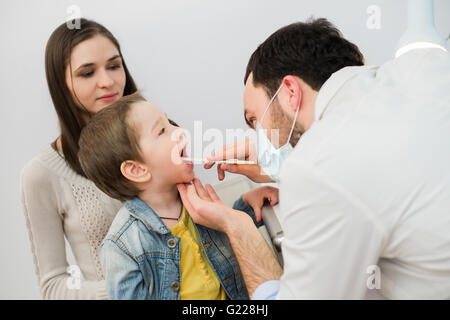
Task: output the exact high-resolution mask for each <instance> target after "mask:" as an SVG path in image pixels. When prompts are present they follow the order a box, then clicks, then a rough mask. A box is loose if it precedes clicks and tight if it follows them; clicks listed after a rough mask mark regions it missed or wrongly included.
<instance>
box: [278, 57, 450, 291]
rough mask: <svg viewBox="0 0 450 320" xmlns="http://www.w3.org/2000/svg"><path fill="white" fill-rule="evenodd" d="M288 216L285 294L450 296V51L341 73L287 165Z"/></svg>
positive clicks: (284, 210)
mask: <svg viewBox="0 0 450 320" xmlns="http://www.w3.org/2000/svg"><path fill="white" fill-rule="evenodd" d="M279 220H280V223H281V226H282V228H283V230H284V235H285V239H284V242H283V244H282V250H283V258H284V273H283V275H282V277H281V281H280V291H279V293H278V295H277V298H278V299H364V298H388V299H422V298H425V299H428V298H439V299H440V298H450V56H449V54H448V53H446V52H444V51H442V50H439V49H422V50H413V51H411V52H409V53H407V54H405V55H403V56H401V57H400V58H398V59H394V60H392V61H389V62H387V63H385V64H384V65H382V66H381V67H379V68H373V67H347V68H344V69H342V70H340V71H338V72H336V73H335V74H333V76H332V77H331V78H330V79H329V80H328V81H327V82H326V83H325V84H324V85H323V87H322V88H321V89H320V91H319V94H318V98H317V101H316V105H315V121H314V123H313V125H312V126H311V128H310V129H309V130H308V131H307V132H306V133H305V134H304V135H303V136H302V137H301V139H300V140H299V142H298V144H297V146H296V147H295V148H294V150H293V152H292V153H291V155H290V156H289V158H288V159H287V160H286V162H285V163H284V164H283V167H282V169H281V173H280V215H279ZM377 271H380V273H377ZM378 276H379V277H378ZM377 277H378V280H380V282H378V281H377ZM371 288H372V289H371Z"/></svg>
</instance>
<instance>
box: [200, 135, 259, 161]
mask: <svg viewBox="0 0 450 320" xmlns="http://www.w3.org/2000/svg"><path fill="white" fill-rule="evenodd" d="M207 159H208V160H211V161H217V160H227V159H246V160H251V161H255V160H256V144H255V141H254V140H253V139H250V138H246V139H245V140H243V141H237V142H234V143H229V144H226V145H224V146H223V147H222V150H218V151H216V152H215V153H214V155H212V156H210V157H207Z"/></svg>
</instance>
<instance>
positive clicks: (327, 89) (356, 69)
mask: <svg viewBox="0 0 450 320" xmlns="http://www.w3.org/2000/svg"><path fill="white" fill-rule="evenodd" d="M370 69H378V66H351V67H345V68H342V69H340V70H338V71H336V72H335V73H333V74H332V75H331V77H330V78H329V79H328V80H327V81H325V83H324V84H323V85H322V87H321V88H320V90H319V93H318V95H317V98H316V103H315V105H314V118H313V120H314V122H315V121H318V120H320V119H322V117H323V115H324V113H325V111H326V110H327V108H328V105H329V102H330V101H331V99H332V98H333V97H334V96H335V95H336V93H337V92H338V91H339V90H340V89H341V88H342V86H343V85H344V84H345V83H346V82H347V81H349V80H350V79H352V78H354V77H356V76H357V75H358V74H360V73H362V72H364V71H366V70H370Z"/></svg>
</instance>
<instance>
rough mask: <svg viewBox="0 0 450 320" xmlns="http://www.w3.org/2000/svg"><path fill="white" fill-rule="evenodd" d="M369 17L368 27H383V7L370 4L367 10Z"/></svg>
mask: <svg viewBox="0 0 450 320" xmlns="http://www.w3.org/2000/svg"><path fill="white" fill-rule="evenodd" d="M366 12H367V14H368V15H369V17H368V18H367V21H366V26H367V29H371V30H373V29H381V8H380V7H379V6H377V5H374V4H373V5H370V6H368V7H367V10H366Z"/></svg>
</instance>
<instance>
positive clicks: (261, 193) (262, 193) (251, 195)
mask: <svg viewBox="0 0 450 320" xmlns="http://www.w3.org/2000/svg"><path fill="white" fill-rule="evenodd" d="M242 200H243V201H244V202H245V203H247V204H248V205H249V206H250V207H252V209H253V212H254V213H255V217H256V222H260V221H261V219H262V212H261V210H262V208H263V207H264V203H265V201H266V200H268V202H269V204H270V205H271V206H274V205H276V204H277V203H278V188H274V187H270V186H264V187H259V188H256V189H253V190H250V191H248V192H247V193H244V195H243V196H242Z"/></svg>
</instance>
